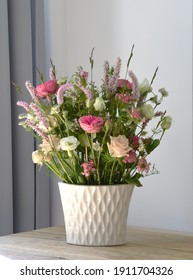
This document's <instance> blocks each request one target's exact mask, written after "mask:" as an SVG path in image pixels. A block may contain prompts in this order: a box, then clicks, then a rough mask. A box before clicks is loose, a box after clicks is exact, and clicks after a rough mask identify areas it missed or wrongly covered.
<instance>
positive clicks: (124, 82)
mask: <svg viewBox="0 0 193 280" xmlns="http://www.w3.org/2000/svg"><path fill="white" fill-rule="evenodd" d="M118 87H119V88H123V87H125V88H126V89H132V83H130V82H129V81H128V80H125V79H118Z"/></svg>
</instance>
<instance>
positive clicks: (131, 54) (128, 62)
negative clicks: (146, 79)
mask: <svg viewBox="0 0 193 280" xmlns="http://www.w3.org/2000/svg"><path fill="white" fill-rule="evenodd" d="M133 49H134V45H133V46H132V48H131V53H130V56H129V59H128V61H127V69H126V74H125V80H126V78H127V73H128V69H129V64H130V61H131V58H132V56H133Z"/></svg>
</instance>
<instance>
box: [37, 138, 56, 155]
mask: <svg viewBox="0 0 193 280" xmlns="http://www.w3.org/2000/svg"><path fill="white" fill-rule="evenodd" d="M59 141H60V139H59V138H58V137H57V136H56V135H49V140H48V141H46V140H43V142H42V144H40V145H39V147H40V148H41V150H42V151H43V152H44V153H45V154H48V153H49V152H51V151H53V150H56V151H59V149H60V146H59Z"/></svg>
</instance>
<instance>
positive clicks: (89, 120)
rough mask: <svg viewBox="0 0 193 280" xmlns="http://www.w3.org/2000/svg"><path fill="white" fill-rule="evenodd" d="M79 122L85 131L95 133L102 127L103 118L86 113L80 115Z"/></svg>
mask: <svg viewBox="0 0 193 280" xmlns="http://www.w3.org/2000/svg"><path fill="white" fill-rule="evenodd" d="M79 124H80V127H81V128H82V129H83V130H84V131H86V132H87V133H96V132H99V131H100V130H101V129H102V127H103V124H104V120H103V119H102V118H101V117H96V116H91V115H88V116H83V117H80V118H79Z"/></svg>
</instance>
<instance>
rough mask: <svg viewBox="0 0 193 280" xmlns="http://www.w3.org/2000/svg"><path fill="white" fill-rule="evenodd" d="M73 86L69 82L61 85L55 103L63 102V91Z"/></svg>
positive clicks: (71, 88)
mask: <svg viewBox="0 0 193 280" xmlns="http://www.w3.org/2000/svg"><path fill="white" fill-rule="evenodd" d="M73 89H74V87H73V85H72V84H69V83H66V84H64V85H62V86H61V87H60V88H59V89H58V91H57V103H58V105H61V104H62V103H63V102H64V99H63V94H64V92H65V91H68V90H73Z"/></svg>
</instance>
